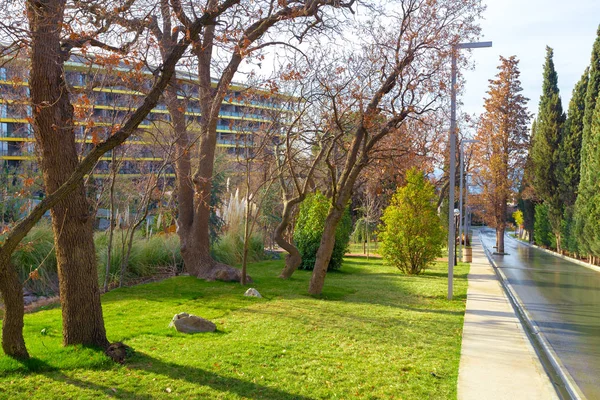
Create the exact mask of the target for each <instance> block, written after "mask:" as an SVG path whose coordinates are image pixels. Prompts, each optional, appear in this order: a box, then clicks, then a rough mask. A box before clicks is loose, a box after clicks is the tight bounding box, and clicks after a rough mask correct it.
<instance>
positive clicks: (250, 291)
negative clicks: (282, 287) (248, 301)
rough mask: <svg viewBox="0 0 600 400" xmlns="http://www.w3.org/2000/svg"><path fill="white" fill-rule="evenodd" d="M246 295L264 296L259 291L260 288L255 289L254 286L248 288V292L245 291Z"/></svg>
mask: <svg viewBox="0 0 600 400" xmlns="http://www.w3.org/2000/svg"><path fill="white" fill-rule="evenodd" d="M244 296H247V297H262V296H261V295H260V293H258V290H256V289H254V288H250V289H248V290H246V293H244Z"/></svg>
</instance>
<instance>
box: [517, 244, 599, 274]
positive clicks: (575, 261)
mask: <svg viewBox="0 0 600 400" xmlns="http://www.w3.org/2000/svg"><path fill="white" fill-rule="evenodd" d="M506 237H508V238H510V239H512V240H516V241H517V242H518V243H521V244H524V245H525V246H529V247H533V248H535V249H538V250H541V251H543V252H545V253H548V254H551V255H553V256H555V257H559V258H562V259H563V260H567V261H570V262H572V263H575V264H579V265H581V266H582V267H586V268H588V269H591V270H594V271H596V272H600V267H599V266H597V265H592V264H590V263H586V262H585V261H581V260H578V259H576V258H573V257H569V256H563V255H562V254H559V253H557V252H555V251H552V250H548V249H545V248H543V247H540V246H538V245H535V244H533V243H527V242H522V241H520V240H518V239H515V238H513V237H510V236H506Z"/></svg>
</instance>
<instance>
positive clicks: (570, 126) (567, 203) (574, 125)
mask: <svg viewBox="0 0 600 400" xmlns="http://www.w3.org/2000/svg"><path fill="white" fill-rule="evenodd" d="M588 78H589V68H586V69H585V72H584V73H583V76H582V77H581V79H580V80H579V82H577V85H575V88H574V89H573V95H572V97H571V101H570V102H569V112H568V117H567V121H566V122H565V126H564V129H563V139H562V142H561V143H560V192H561V194H560V197H561V201H562V202H563V205H564V207H565V210H564V214H563V221H562V225H561V229H562V232H561V237H562V247H563V248H564V249H565V250H567V251H569V252H570V253H577V252H578V248H577V240H576V237H575V232H574V220H573V213H574V205H575V200H576V199H577V191H578V188H579V177H580V174H579V169H580V165H581V137H582V134H583V114H584V112H585V96H586V93H587V86H588Z"/></svg>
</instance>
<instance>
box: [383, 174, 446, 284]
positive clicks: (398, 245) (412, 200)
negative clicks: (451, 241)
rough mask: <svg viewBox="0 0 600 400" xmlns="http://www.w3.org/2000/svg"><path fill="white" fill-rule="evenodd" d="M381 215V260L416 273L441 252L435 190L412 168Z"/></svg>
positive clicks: (442, 231)
mask: <svg viewBox="0 0 600 400" xmlns="http://www.w3.org/2000/svg"><path fill="white" fill-rule="evenodd" d="M406 181H407V183H406V186H404V187H401V188H398V190H397V191H396V193H395V194H394V196H393V197H392V200H391V203H390V205H389V206H388V207H387V208H386V209H385V211H384V212H383V217H382V218H381V219H382V221H383V224H382V225H381V226H380V228H379V229H380V233H379V238H380V239H381V253H382V255H383V258H384V260H385V261H386V262H387V263H388V264H390V265H393V266H395V267H397V268H398V269H399V270H400V271H402V272H404V273H407V274H419V273H421V272H422V271H423V270H424V269H425V268H427V267H428V266H429V265H430V264H431V263H433V261H434V260H435V259H436V257H439V256H441V255H442V247H443V246H444V242H445V240H446V232H445V229H444V228H443V226H442V221H441V219H440V217H439V216H438V214H437V211H436V206H435V204H436V200H437V197H436V195H435V190H434V187H433V185H432V184H431V183H430V182H429V181H428V180H426V179H425V177H424V176H423V174H422V173H421V172H420V171H419V170H417V169H416V168H413V169H411V170H409V171H408V173H407V175H406Z"/></svg>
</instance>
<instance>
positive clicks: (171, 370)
mask: <svg viewBox="0 0 600 400" xmlns="http://www.w3.org/2000/svg"><path fill="white" fill-rule="evenodd" d="M128 367H129V368H131V369H137V370H141V371H146V372H151V373H154V374H158V375H163V376H166V377H169V378H171V379H176V380H184V381H187V382H189V383H191V384H194V385H202V386H208V387H210V388H211V389H214V390H217V391H220V392H229V393H234V394H237V395H239V396H241V397H245V398H251V399H273V400H279V399H297V400H312V399H311V398H310V397H305V396H301V395H296V394H292V393H288V392H285V391H282V390H279V389H275V388H272V387H268V386H263V385H258V384H256V383H253V382H249V381H244V380H241V379H236V378H232V377H228V376H222V375H218V374H215V373H214V372H211V371H206V370H203V369H201V368H197V367H192V366H187V365H180V364H175V363H170V362H166V361H162V360H159V359H157V358H154V357H151V356H149V355H148V354H145V353H141V352H136V353H135V356H134V358H133V359H132V360H131V362H130V363H128ZM174 392H175V393H176V389H175V390H174Z"/></svg>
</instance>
